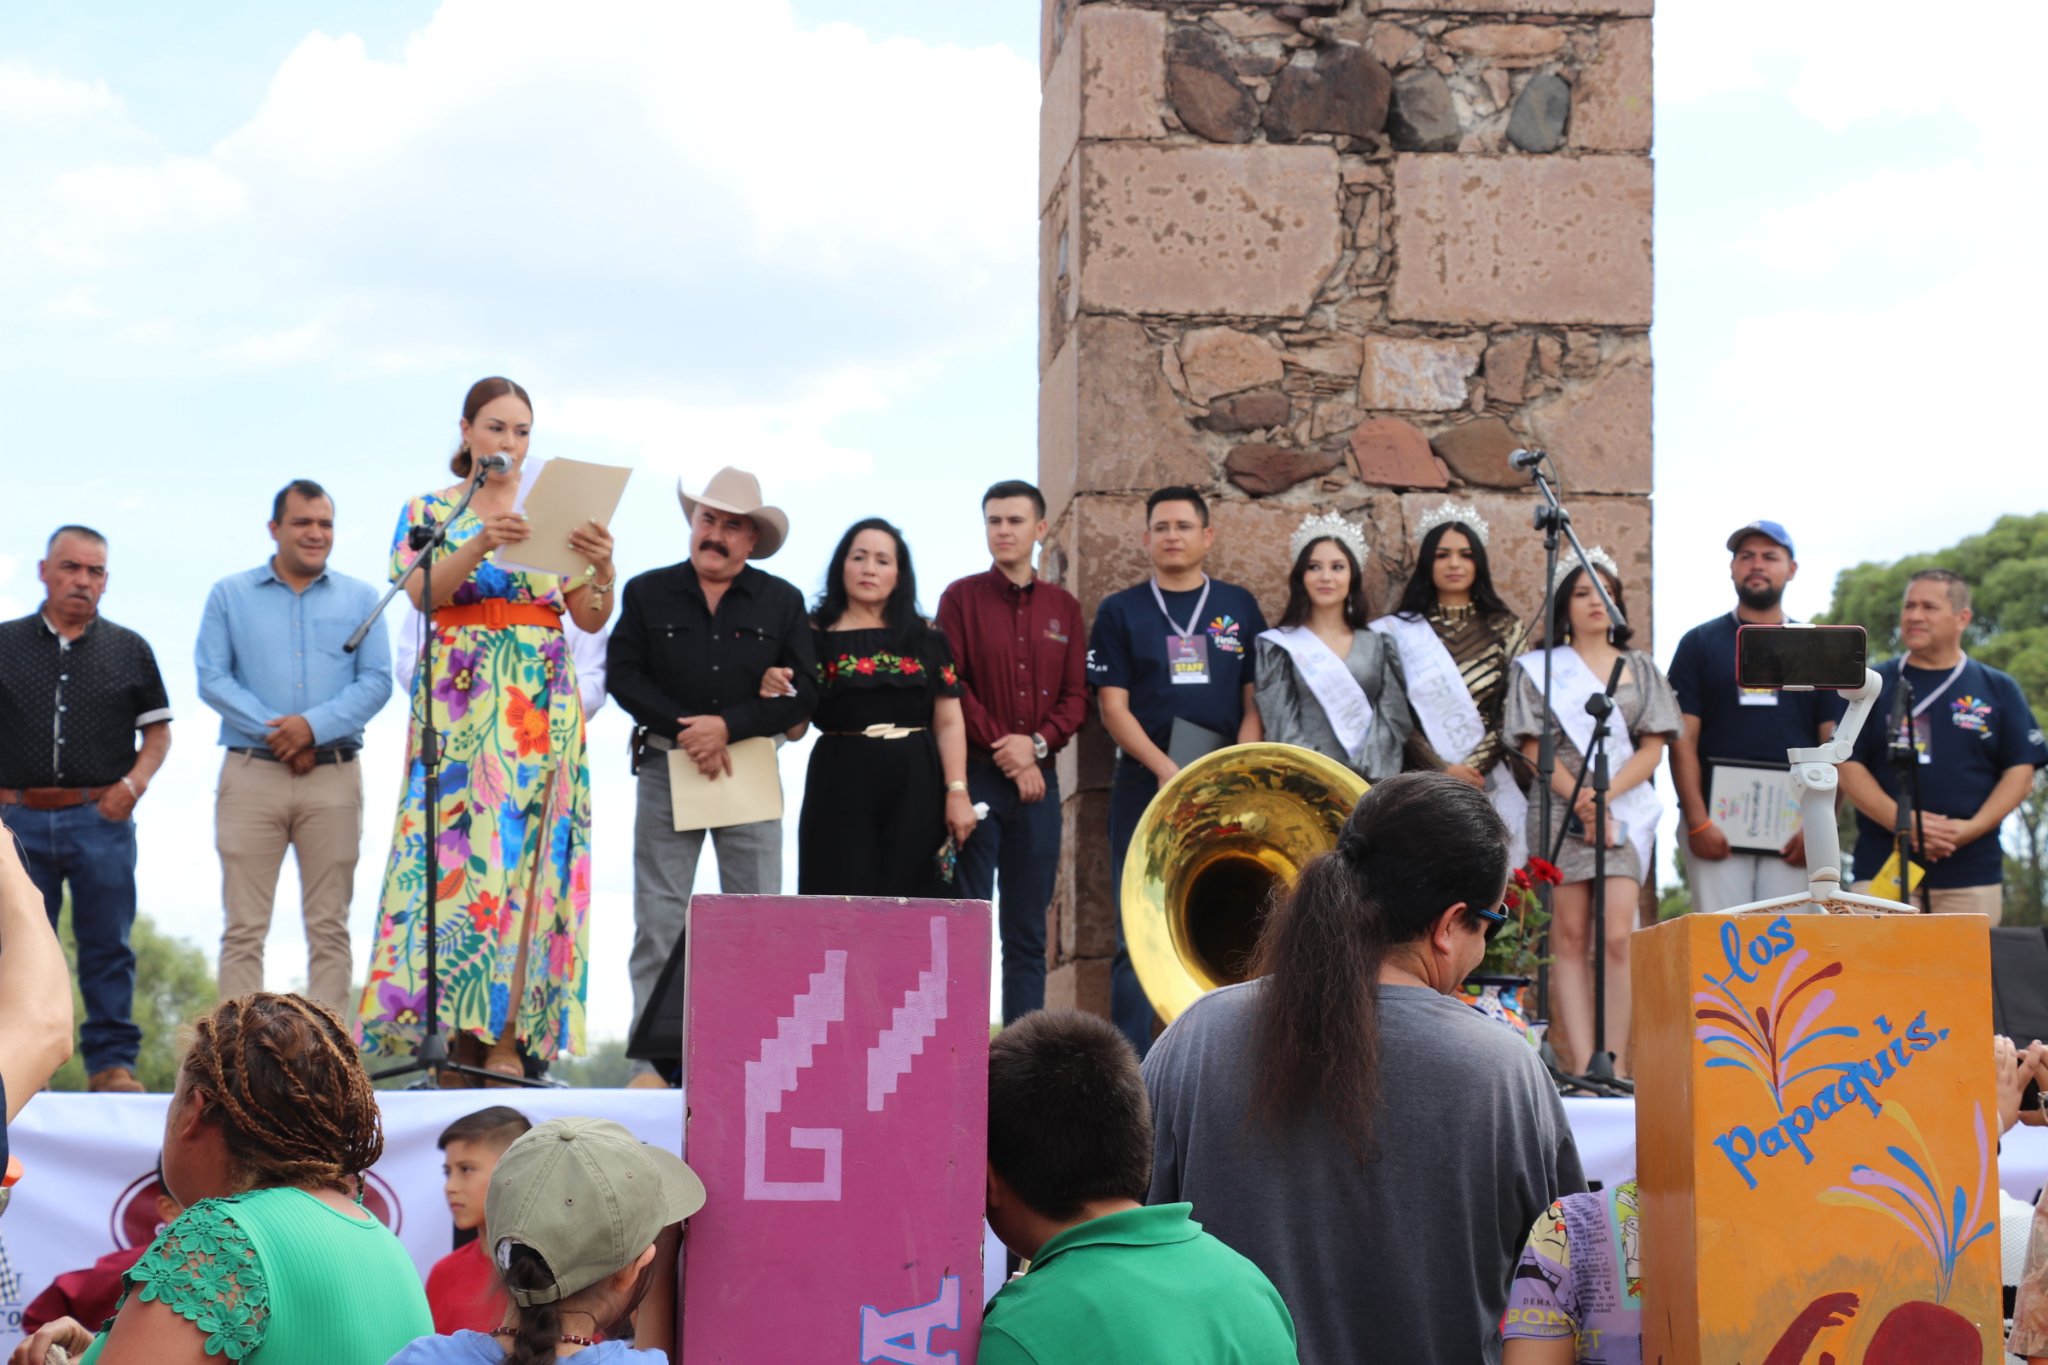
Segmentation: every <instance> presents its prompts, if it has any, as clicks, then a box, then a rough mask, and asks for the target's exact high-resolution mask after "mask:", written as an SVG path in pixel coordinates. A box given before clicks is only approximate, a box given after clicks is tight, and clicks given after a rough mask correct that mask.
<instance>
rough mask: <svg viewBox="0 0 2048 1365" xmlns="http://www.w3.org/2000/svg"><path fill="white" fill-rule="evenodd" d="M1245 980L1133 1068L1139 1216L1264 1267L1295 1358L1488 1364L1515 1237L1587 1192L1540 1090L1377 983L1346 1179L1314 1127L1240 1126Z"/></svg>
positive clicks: (1421, 995) (1517, 1067)
mask: <svg viewBox="0 0 2048 1365" xmlns="http://www.w3.org/2000/svg"><path fill="white" fill-rule="evenodd" d="M1263 989H1265V983H1264V982H1263V981H1252V982H1247V983H1246V984H1244V985H1241V986H1226V987H1224V988H1223V989H1221V990H1215V991H1211V992H1209V994H1207V995H1205V996H1203V997H1202V998H1201V999H1200V1000H1198V1001H1196V1002H1195V1004H1194V1005H1193V1006H1192V1007H1191V1008H1190V1009H1189V1010H1188V1011H1187V1012H1186V1013H1185V1014H1183V1015H1181V1017H1180V1018H1179V1019H1177V1020H1175V1021H1174V1024H1173V1027H1171V1028H1169V1029H1168V1030H1167V1031H1166V1033H1165V1034H1164V1035H1163V1036H1162V1037H1161V1038H1160V1039H1159V1041H1158V1042H1157V1043H1156V1044H1154V1045H1153V1047H1152V1051H1151V1053H1150V1054H1149V1055H1148V1056H1147V1057H1146V1058H1145V1088H1146V1090H1147V1091H1148V1092H1149V1093H1150V1094H1151V1097H1152V1113H1153V1121H1154V1124H1155V1126H1156V1136H1155V1138H1154V1142H1153V1162H1152V1191H1151V1197H1150V1202H1151V1203H1155V1204H1158V1203H1165V1202H1169V1201H1176V1200H1186V1201H1187V1202H1189V1203H1192V1204H1193V1205H1194V1217H1195V1218H1196V1219H1198V1220H1199V1221H1200V1222H1201V1224H1202V1225H1203V1227H1205V1228H1206V1229H1207V1230H1208V1231H1209V1232H1211V1233H1213V1234H1214V1235H1215V1236H1216V1237H1218V1238H1220V1239H1221V1240H1222V1241H1223V1242H1224V1243H1226V1244H1227V1245H1229V1246H1231V1247H1233V1248H1235V1249H1236V1250H1237V1251H1239V1252H1241V1253H1243V1254H1244V1255H1245V1256H1246V1257H1248V1258H1249V1259H1250V1260H1251V1261H1253V1262H1254V1263H1255V1264H1256V1265H1257V1266H1258V1267H1259V1269H1261V1270H1263V1271H1265V1272H1266V1276H1267V1278H1269V1279H1271V1280H1272V1282H1273V1285H1274V1287H1275V1288H1277V1289H1278V1290H1279V1291H1280V1297H1281V1298H1282V1299H1283V1300H1284V1301H1285V1302H1286V1304H1287V1307H1288V1310H1289V1311H1290V1312H1291V1313H1292V1314H1293V1315H1294V1324H1295V1330H1296V1336H1297V1339H1298V1341H1299V1343H1300V1348H1301V1360H1302V1365H1375V1363H1378V1365H1473V1362H1475V1361H1485V1362H1489V1363H1491V1362H1497V1361H1499V1360H1500V1353H1501V1339H1500V1321H1501V1315H1502V1313H1503V1312H1505V1311H1506V1308H1507V1301H1508V1282H1509V1276H1510V1274H1511V1273H1512V1272H1513V1270H1514V1266H1515V1259H1516V1257H1517V1256H1518V1255H1519V1254H1520V1252H1521V1248H1522V1242H1523V1239H1524V1238H1525V1237H1527V1236H1528V1232H1529V1228H1530V1226H1531V1225H1532V1224H1533V1223H1534V1222H1535V1221H1536V1219H1537V1217H1538V1215H1540V1214H1541V1213H1542V1212H1543V1211H1544V1210H1545V1209H1546V1208H1548V1207H1549V1206H1550V1203H1551V1201H1552V1200H1554V1199H1556V1198H1557V1197H1558V1196H1559V1195H1563V1194H1572V1193H1577V1192H1578V1191H1581V1190H1583V1189H1585V1188H1586V1180H1585V1176H1584V1174H1583V1173H1582V1172H1581V1170H1580V1169H1579V1153H1578V1148H1577V1147H1576V1146H1575V1145H1574V1143H1573V1141H1572V1133H1571V1129H1570V1127H1569V1126H1567V1124H1566V1122H1565V1117H1564V1106H1563V1105H1562V1104H1561V1103H1560V1102H1559V1101H1558V1097H1557V1089H1556V1087H1555V1086H1554V1085H1553V1084H1551V1081H1550V1078H1549V1076H1548V1074H1547V1073H1545V1071H1544V1069H1543V1065H1542V1063H1541V1062H1540V1061H1538V1059H1537V1057H1536V1054H1535V1053H1534V1052H1533V1051H1531V1050H1530V1048H1529V1046H1528V1044H1527V1043H1526V1042H1524V1041H1523V1040H1522V1039H1521V1038H1520V1037H1519V1036H1518V1035H1516V1034H1515V1033H1513V1032H1511V1031H1509V1030H1508V1029H1505V1028H1503V1027H1501V1026H1500V1025H1499V1024H1498V1023H1495V1022H1494V1021H1492V1020H1490V1019H1487V1018H1486V1017H1484V1016H1482V1015H1481V1014H1480V1013H1479V1012H1478V1011H1477V1010H1475V1009H1472V1008H1471V1007H1470V1006H1468V1005H1464V1004H1460V1003H1459V1002H1457V1001H1455V1000H1452V999H1449V998H1448V997H1445V996H1442V995H1438V994H1437V993H1436V992H1434V991H1431V990H1428V989H1425V988H1424V987H1420V986H1381V987H1380V988H1379V1002H1380V1005H1379V1009H1380V1067H1381V1071H1380V1105H1379V1114H1380V1123H1379V1128H1378V1132H1377V1135H1376V1139H1375V1150H1374V1152H1373V1153H1372V1156H1373V1159H1372V1160H1370V1161H1369V1162H1367V1164H1365V1165H1364V1166H1363V1167H1361V1166H1360V1165H1359V1164H1358V1162H1357V1161H1356V1160H1355V1159H1354V1158H1353V1156H1352V1155H1351V1151H1350V1149H1349V1148H1348V1147H1347V1146H1346V1145H1345V1144H1344V1141H1343V1139H1342V1138H1341V1137H1340V1136H1338V1134H1337V1132H1336V1130H1335V1129H1333V1128H1332V1127H1331V1126H1330V1124H1329V1122H1328V1120H1327V1119H1325V1118H1324V1117H1323V1116H1322V1115H1321V1114H1320V1113H1316V1114H1312V1115H1310V1117H1309V1118H1308V1119H1307V1120H1306V1121H1304V1122H1303V1123H1302V1124H1300V1125H1299V1126H1297V1127H1295V1128H1292V1129H1289V1130H1284V1131H1276V1130H1275V1129H1274V1128H1272V1127H1269V1126H1268V1125H1266V1124H1264V1123H1263V1122H1262V1121H1261V1120H1260V1118H1259V1117H1258V1116H1257V1115H1253V1114H1250V1113H1249V1106H1250V1103H1251V1094H1252V1089H1251V1087H1252V1081H1253V1078H1254V1074H1255V1073H1254V1067H1255V1066H1256V1059H1255V1058H1254V1056H1253V1054H1252V1049H1251V1035H1252V1021H1253V1017H1254V1012H1255V1010H1256V1007H1257V1004H1258V1000H1259V993H1260V992H1261V991H1262V990H1263Z"/></svg>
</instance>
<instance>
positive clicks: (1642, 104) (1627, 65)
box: [1571, 19, 1651, 152]
mask: <svg viewBox="0 0 2048 1365" xmlns="http://www.w3.org/2000/svg"><path fill="white" fill-rule="evenodd" d="M1650 81H1651V66H1650V21H1649V20H1647V19H1626V20H1622V21H1621V22H1619V23H1613V24H1606V25H1603V26H1602V27H1601V29H1600V52H1599V55H1598V56H1596V57H1594V59H1593V60H1592V61H1591V62H1588V63H1587V64H1586V66H1585V68H1584V69H1583V70H1581V71H1580V72H1579V85H1578V90H1577V92H1576V104H1577V107H1576V108H1575V109H1574V110H1573V112H1572V122H1571V144H1572V146H1574V147H1577V148H1579V149H1580V150H1581V151H1588V152H1647V151H1649V150H1650V137H1651V108H1650V90H1651V85H1650Z"/></svg>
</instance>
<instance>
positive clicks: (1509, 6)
mask: <svg viewBox="0 0 2048 1365" xmlns="http://www.w3.org/2000/svg"><path fill="white" fill-rule="evenodd" d="M1655 5H1656V0H1457V4H1456V5H1455V8H1456V10H1457V12H1458V13H1460V14H1585V15H1597V14H1639V15H1644V16H1648V15H1649V14H1650V12H1651V11H1652V9H1654V8H1655ZM1446 8H1452V6H1448V5H1446V4H1444V3H1442V2H1441V0H1393V2H1392V3H1389V4H1377V5H1375V6H1374V9H1375V10H1376V11H1378V12H1380V13H1387V14H1397V13H1403V12H1409V13H1417V14H1438V13H1441V12H1442V11H1443V10H1445V9H1446Z"/></svg>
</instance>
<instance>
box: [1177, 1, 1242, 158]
mask: <svg viewBox="0 0 2048 1365" xmlns="http://www.w3.org/2000/svg"><path fill="white" fill-rule="evenodd" d="M1166 94H1167V98H1168V99H1170V100H1172V101H1173V112H1174V113H1176V114H1178V115H1179V116H1180V121H1181V123H1182V124H1184V125H1185V126H1186V128H1187V130H1188V131H1189V132H1191V133H1193V134H1195V136H1197V137H1205V138H1207V139H1209V141H1211V142H1250V141H1251V140H1252V136H1253V135H1254V134H1255V133H1257V132H1258V131H1259V102H1258V101H1257V100H1255V99H1253V98H1252V92H1251V91H1249V90H1247V89H1245V88H1244V87H1243V86H1242V85H1239V84H1238V83H1237V74H1236V72H1235V71H1233V70H1232V69H1231V64H1230V58H1229V57H1228V56H1227V55H1226V54H1225V53H1224V51H1223V47H1222V45H1221V44H1220V43H1218V42H1217V41H1216V40H1215V39H1214V38H1212V37H1210V36H1209V35H1208V34H1207V33H1204V32H1203V31H1202V30H1201V29H1199V28H1195V27H1193V26H1192V25H1190V26H1187V27H1182V28H1177V29H1175V30H1174V33H1173V36H1172V38H1171V39H1170V40H1169V41H1168V44H1167V51H1166Z"/></svg>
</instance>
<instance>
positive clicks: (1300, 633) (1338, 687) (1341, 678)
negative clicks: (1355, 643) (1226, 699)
mask: <svg viewBox="0 0 2048 1365" xmlns="http://www.w3.org/2000/svg"><path fill="white" fill-rule="evenodd" d="M1263 638H1265V639H1268V640H1271V641H1272V642H1273V643H1274V644H1276V645H1278V646H1280V648H1282V649H1284V650H1286V651H1287V657H1288V658H1290V659H1292V660H1294V671H1295V672H1297V673H1299V674H1300V675H1301V680H1302V681H1303V682H1305V683H1307V684H1308V690H1309V691H1311V692H1313V693H1314V694H1315V698H1316V701H1317V702H1319V703H1321V705H1322V708H1323V715H1324V717H1325V718H1326V719H1328V721H1329V722H1330V728H1331V729H1332V730H1334V731H1336V732H1337V742H1338V743H1339V744H1341V745H1343V746H1344V754H1345V757H1346V758H1348V759H1349V760H1350V762H1351V765H1352V766H1353V767H1357V766H1358V761H1359V756H1360V754H1361V752H1362V751H1363V750H1364V748H1365V740H1366V736H1367V735H1369V734H1371V733H1372V703H1371V702H1369V701H1367V700H1366V697H1365V689H1364V688H1362V687H1360V686H1359V685H1358V679H1356V678H1354V677H1352V676H1351V669H1350V668H1349V667H1348V666H1347V665H1346V664H1345V662H1344V661H1343V660H1342V659H1340V658H1338V657H1337V656H1336V654H1335V653H1333V652H1332V651H1331V649H1330V647H1329V646H1328V645H1326V644H1324V643H1323V642H1322V641H1321V640H1320V639H1318V638H1317V637H1316V634H1315V632H1314V631H1312V630H1310V629H1309V628H1308V627H1306V626H1283V627H1281V628H1279V629H1277V630H1269V631H1267V632H1266V634H1265V636H1264V637H1263Z"/></svg>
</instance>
